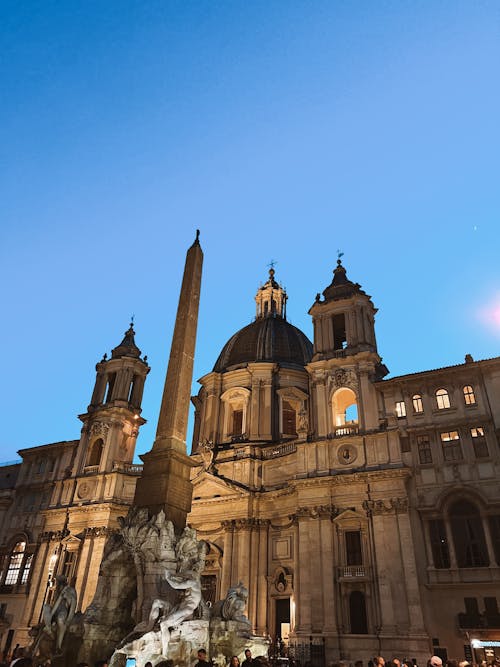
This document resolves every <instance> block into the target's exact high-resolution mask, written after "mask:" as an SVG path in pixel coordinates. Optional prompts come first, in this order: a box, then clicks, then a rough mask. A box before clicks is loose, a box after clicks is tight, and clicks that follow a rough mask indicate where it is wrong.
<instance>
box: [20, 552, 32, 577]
mask: <svg viewBox="0 0 500 667" xmlns="http://www.w3.org/2000/svg"><path fill="white" fill-rule="evenodd" d="M32 562H33V554H30V555H29V556H27V557H26V560H25V561H24V567H23V573H22V575H21V583H22V584H25V583H26V582H27V581H28V577H29V575H30V569H31V563H32Z"/></svg>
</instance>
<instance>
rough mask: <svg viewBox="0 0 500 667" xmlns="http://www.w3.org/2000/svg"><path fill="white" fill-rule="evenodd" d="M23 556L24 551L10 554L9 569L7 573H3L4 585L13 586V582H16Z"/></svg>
mask: <svg viewBox="0 0 500 667" xmlns="http://www.w3.org/2000/svg"><path fill="white" fill-rule="evenodd" d="M23 558H24V552H20V553H13V554H12V556H11V558H10V563H9V569H8V570H7V574H6V575H5V585H6V586H13V585H14V584H17V580H18V579H19V572H20V571H21V564H22V562H23Z"/></svg>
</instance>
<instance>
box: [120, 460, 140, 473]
mask: <svg viewBox="0 0 500 667" xmlns="http://www.w3.org/2000/svg"><path fill="white" fill-rule="evenodd" d="M143 467H144V466H143V465H142V463H124V462H123V461H113V472H128V473H131V474H132V475H140V474H142V469H143Z"/></svg>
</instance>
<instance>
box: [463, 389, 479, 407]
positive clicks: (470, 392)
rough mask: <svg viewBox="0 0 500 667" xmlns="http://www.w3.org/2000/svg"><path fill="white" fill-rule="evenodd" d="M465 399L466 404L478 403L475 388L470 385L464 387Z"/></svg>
mask: <svg viewBox="0 0 500 667" xmlns="http://www.w3.org/2000/svg"><path fill="white" fill-rule="evenodd" d="M464 401H465V405H476V396H475V394H474V389H473V388H472V387H471V386H470V385H466V386H465V387H464Z"/></svg>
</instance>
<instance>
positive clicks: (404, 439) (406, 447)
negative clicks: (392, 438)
mask: <svg viewBox="0 0 500 667" xmlns="http://www.w3.org/2000/svg"><path fill="white" fill-rule="evenodd" d="M399 442H400V444H401V453H402V454H406V453H407V452H411V445H410V438H409V437H408V436H405V435H400V436H399Z"/></svg>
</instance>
